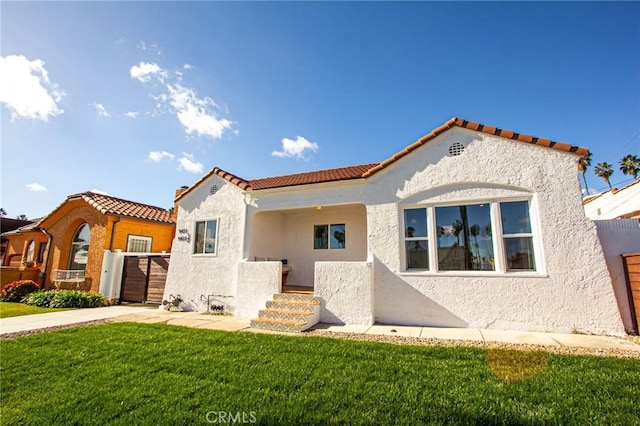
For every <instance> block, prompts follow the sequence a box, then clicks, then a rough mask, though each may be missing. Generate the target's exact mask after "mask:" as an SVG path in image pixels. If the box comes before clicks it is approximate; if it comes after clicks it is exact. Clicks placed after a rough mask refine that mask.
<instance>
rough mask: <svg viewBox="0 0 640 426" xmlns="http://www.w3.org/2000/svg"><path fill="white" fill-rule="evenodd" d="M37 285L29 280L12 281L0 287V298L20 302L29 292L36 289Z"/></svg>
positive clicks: (4, 300)
mask: <svg viewBox="0 0 640 426" xmlns="http://www.w3.org/2000/svg"><path fill="white" fill-rule="evenodd" d="M38 288H39V286H38V284H36V283H35V282H33V281H31V280H21V281H14V282H12V283H9V284H7V285H5V286H4V287H2V291H0V300H1V301H3V302H21V301H22V299H23V298H24V297H25V296H26V295H28V294H29V293H33V292H34V291H36V290H38Z"/></svg>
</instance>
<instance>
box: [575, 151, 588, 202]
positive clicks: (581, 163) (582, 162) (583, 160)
mask: <svg viewBox="0 0 640 426" xmlns="http://www.w3.org/2000/svg"><path fill="white" fill-rule="evenodd" d="M589 167H591V153H589V154H587V155H583V156H582V157H580V159H579V160H578V170H580V172H581V173H582V179H583V180H584V189H585V190H586V191H587V195H589V187H588V186H587V178H586V176H585V173H586V172H587V169H588V168H589Z"/></svg>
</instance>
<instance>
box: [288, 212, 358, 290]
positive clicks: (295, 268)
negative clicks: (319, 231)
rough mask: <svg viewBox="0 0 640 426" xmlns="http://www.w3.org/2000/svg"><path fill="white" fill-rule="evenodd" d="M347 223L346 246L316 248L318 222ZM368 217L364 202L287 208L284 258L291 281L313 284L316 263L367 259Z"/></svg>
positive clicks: (306, 284) (289, 282) (290, 283)
mask: <svg viewBox="0 0 640 426" xmlns="http://www.w3.org/2000/svg"><path fill="white" fill-rule="evenodd" d="M331 224H345V248H344V249H333V250H329V249H326V250H325V249H323V250H316V249H314V248H313V240H314V235H313V230H314V226H315V225H331ZM366 227H367V218H366V209H365V207H364V206H363V205H346V206H331V207H324V208H323V209H322V210H320V211H318V210H316V209H315V208H312V209H304V210H293V211H287V212H286V213H285V214H284V226H283V238H284V247H283V258H284V259H287V261H288V263H287V266H289V267H291V272H290V273H289V277H288V278H287V284H289V285H299V286H313V283H314V268H315V266H314V264H315V262H324V261H327V262H328V261H364V260H366V259H367V234H366Z"/></svg>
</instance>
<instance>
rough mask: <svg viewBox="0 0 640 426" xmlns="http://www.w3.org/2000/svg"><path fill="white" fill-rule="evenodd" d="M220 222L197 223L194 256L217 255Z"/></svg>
mask: <svg viewBox="0 0 640 426" xmlns="http://www.w3.org/2000/svg"><path fill="white" fill-rule="evenodd" d="M217 234H218V220H206V221H202V222H196V232H195V244H194V248H193V253H194V254H216V246H217Z"/></svg>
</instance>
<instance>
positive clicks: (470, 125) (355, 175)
mask: <svg viewBox="0 0 640 426" xmlns="http://www.w3.org/2000/svg"><path fill="white" fill-rule="evenodd" d="M453 127H462V128H465V129H470V130H475V131H479V132H482V133H487V134H490V135H497V136H500V137H503V138H507V139H512V140H515V141H519V142H524V143H531V144H534V145H540V146H544V147H549V148H553V149H558V150H561V151H566V152H572V153H574V154H577V155H587V154H588V153H589V151H588V150H587V149H585V148H580V147H577V146H573V145H569V144H566V143H560V142H554V141H552V140H550V139H545V138H536V137H535V136H532V135H528V134H523V133H516V132H514V131H513V130H504V129H499V128H497V127H494V126H485V125H483V124H480V123H477V122H473V121H467V120H465V119H463V118H458V117H453V118H452V119H450V120H448V121H447V122H445V123H444V124H443V125H441V126H439V127H437V128H436V129H434V130H432V131H431V132H430V133H428V134H426V135H424V136H422V137H421V138H420V139H418V140H417V141H415V142H413V143H412V144H410V145H408V146H407V147H405V148H403V149H402V150H400V151H398V152H396V153H395V154H393V155H392V156H391V157H389V158H387V159H386V160H383V161H381V162H380V163H373V164H363V165H358V166H348V167H340V168H336V169H328V170H317V171H312V172H305V173H296V174H291V175H284V176H274V177H266V178H261V179H252V180H245V179H242V178H240V177H237V176H234V175H232V174H231V173H229V172H226V171H224V170H222V169H219V168H217V167H216V168H213V169H212V170H210V171H209V172H208V173H207V174H206V175H204V176H203V177H201V178H200V179H199V180H198V181H197V182H195V183H194V184H193V185H192V186H191V187H189V188H188V189H187V190H186V191H184V192H182V193H181V194H180V195H178V196H177V197H176V200H179V199H180V198H182V197H183V196H185V195H186V194H188V193H189V192H191V191H192V190H193V189H194V188H195V187H197V186H198V185H200V183H202V182H203V181H205V180H206V179H208V178H209V177H210V176H212V175H214V174H215V175H218V176H220V177H222V178H223V179H226V180H227V181H229V182H231V183H233V184H235V185H237V186H239V187H240V188H241V189H243V190H246V191H252V190H261V189H272V188H284V187H289V186H298V185H309V184H314V183H322V182H335V181H342V180H351V179H360V178H368V177H369V176H372V175H373V174H375V173H377V172H379V171H380V170H382V169H384V168H385V167H388V166H389V165H391V164H393V163H395V162H396V161H398V160H399V159H400V158H402V157H404V156H405V155H407V154H409V153H411V152H412V151H415V150H416V149H418V148H419V147H421V146H422V145H424V144H426V143H427V142H429V141H431V140H433V139H434V138H435V137H436V136H438V135H440V134H442V133H444V132H446V131H447V130H449V129H451V128H453Z"/></svg>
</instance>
